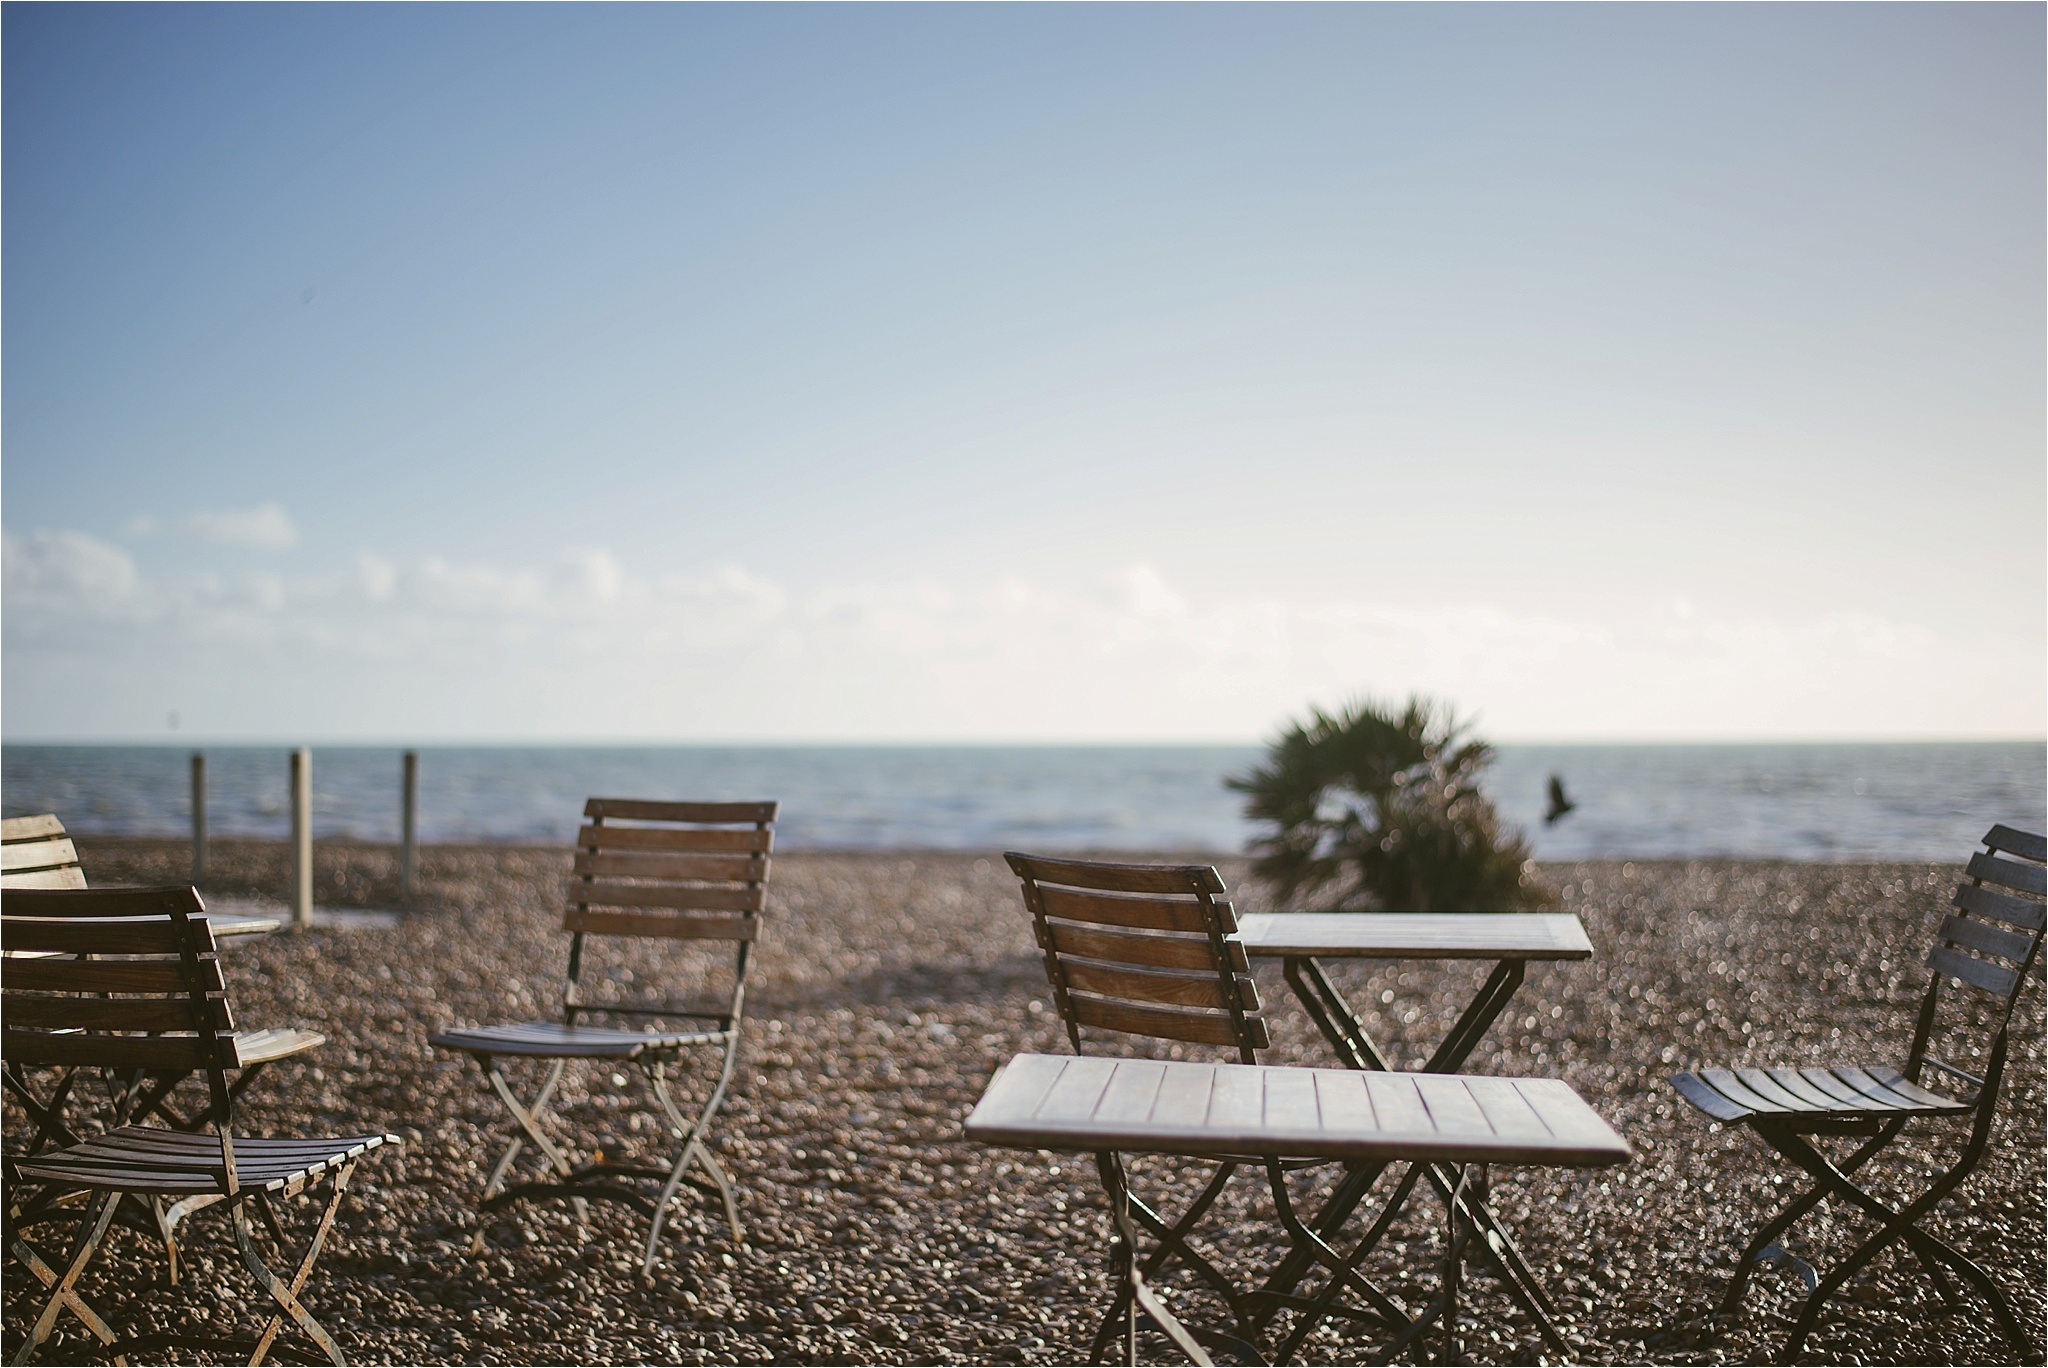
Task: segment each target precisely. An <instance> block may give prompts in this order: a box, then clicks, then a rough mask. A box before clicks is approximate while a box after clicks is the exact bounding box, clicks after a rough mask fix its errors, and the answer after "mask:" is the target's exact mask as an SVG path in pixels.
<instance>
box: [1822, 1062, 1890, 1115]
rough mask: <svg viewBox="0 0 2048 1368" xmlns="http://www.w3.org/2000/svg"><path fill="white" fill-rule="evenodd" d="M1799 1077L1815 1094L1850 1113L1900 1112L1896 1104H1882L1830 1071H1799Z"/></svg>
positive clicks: (1882, 1102)
mask: <svg viewBox="0 0 2048 1368" xmlns="http://www.w3.org/2000/svg"><path fill="white" fill-rule="evenodd" d="M1799 1076H1800V1077H1801V1078H1803V1079H1805V1080H1806V1081H1807V1082H1808V1083H1810V1084H1812V1085H1813V1088H1814V1090H1815V1091H1816V1092H1821V1093H1825V1094H1827V1095H1828V1096H1829V1097H1832V1098H1834V1099H1835V1100H1836V1101H1838V1102H1840V1103H1841V1104H1842V1106H1843V1107H1844V1108H1845V1109H1848V1110H1852V1111H1873V1112H1887V1111H1898V1110H1900V1104H1899V1103H1898V1102H1895V1101H1894V1102H1884V1101H1879V1100H1878V1099H1876V1098H1873V1097H1872V1096H1870V1094H1868V1093H1866V1092H1864V1091H1862V1090H1861V1089H1859V1088H1852V1087H1850V1086H1849V1085H1848V1084H1847V1083H1844V1082H1843V1081H1842V1080H1841V1079H1839V1078H1837V1077H1835V1074H1834V1070H1832V1069H1801V1070H1800V1071H1799Z"/></svg>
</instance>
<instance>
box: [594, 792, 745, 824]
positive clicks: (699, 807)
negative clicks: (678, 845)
mask: <svg viewBox="0 0 2048 1368" xmlns="http://www.w3.org/2000/svg"><path fill="white" fill-rule="evenodd" d="M775 809H776V804H774V803H772V802H766V803H668V802H661V801H658V800H652V799H647V798H592V799H591V800H590V801H589V802H587V803H585V804H584V805H583V815H584V816H585V817H604V818H620V819H623V820H625V821H629V822H726V823H735V822H772V821H774V820H775Z"/></svg>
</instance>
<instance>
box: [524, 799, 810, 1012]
mask: <svg viewBox="0 0 2048 1368" xmlns="http://www.w3.org/2000/svg"><path fill="white" fill-rule="evenodd" d="M776 807H777V805H776V804H775V803H773V802H760V803H669V802H656V801H650V800H646V799H640V798H592V799H591V800H590V801H589V802H587V803H585V804H584V805H583V815H584V817H585V819H586V821H585V822H584V825H583V827H582V829H581V830H580V831H578V832H577V833H576V863H575V866H574V870H573V872H572V873H571V875H570V878H569V885H568V888H567V891H566V894H565V897H566V900H567V910H566V911H565V912H564V913H563V916H562V925H563V926H564V927H565V928H566V929H567V930H569V931H571V932H573V933H574V934H575V939H574V940H573V941H572V942H571V946H570V951H569V989H568V995H567V999H566V1002H565V1008H566V1012H567V1017H568V1020H569V1021H570V1022H571V1023H573V1022H574V1021H575V1019H576V1016H577V1014H578V1012H581V1011H599V1010H602V1011H606V1012H640V1013H646V1014H651V1015H668V1016H677V1015H697V1013H691V1012H684V1011H680V1010H673V1009H672V1008H671V1007H670V1006H669V1005H667V1004H662V1003H642V1004H623V1003H602V1004H598V1003H588V1004H586V1003H583V1002H582V1001H580V999H579V987H578V980H579V978H580V976H581V971H582V963H583V941H584V937H586V936H651V937H662V938H667V939H675V940H693V941H727V942H733V943H736V945H737V948H738V954H737V959H736V961H735V971H734V980H733V1001H734V1008H733V1010H734V1011H735V1012H737V1010H738V1003H739V999H740V995H741V994H742V992H743V991H744V986H745V979H746V966H747V948H748V946H750V945H751V944H752V943H753V941H754V940H755V939H756V938H757V937H758V936H759V935H760V934H761V912H762V910H763V908H764V907H765V906H766V900H767V892H768V856H769V852H770V850H771V849H772V848H773V846H774V843H775V831H774V826H775V814H776Z"/></svg>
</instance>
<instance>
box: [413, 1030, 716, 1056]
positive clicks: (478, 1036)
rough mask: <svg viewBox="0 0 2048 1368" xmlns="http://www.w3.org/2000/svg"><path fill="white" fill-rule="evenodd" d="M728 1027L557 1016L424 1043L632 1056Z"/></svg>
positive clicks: (479, 1050) (441, 1035) (440, 1035)
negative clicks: (626, 1026)
mask: <svg viewBox="0 0 2048 1368" xmlns="http://www.w3.org/2000/svg"><path fill="white" fill-rule="evenodd" d="M730 1034H731V1033H730V1032H728V1031H705V1030H692V1031H625V1030H618V1029H615V1028H611V1027H605V1026H564V1025H563V1024H562V1023H561V1022H559V1021H523V1022H519V1023H517V1024H511V1025H504V1026H456V1027H451V1028H449V1029H448V1030H445V1031H436V1032H434V1034H432V1035H431V1036H428V1037H427V1043H428V1044H430V1045H438V1046H440V1047H441V1048H442V1049H444V1050H467V1051H469V1052H470V1053H471V1054H486V1055H527V1056H532V1057H535V1058H543V1059H633V1058H636V1057H638V1056H639V1055H641V1054H642V1053H644V1052H646V1051H648V1050H673V1049H677V1048H680V1047H682V1046H685V1045H715V1044H718V1043H720V1042H722V1041H724V1040H725V1039H726V1038H727V1037H728V1036H729V1035H730Z"/></svg>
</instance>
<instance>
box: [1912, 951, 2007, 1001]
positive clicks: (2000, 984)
mask: <svg viewBox="0 0 2048 1368" xmlns="http://www.w3.org/2000/svg"><path fill="white" fill-rule="evenodd" d="M1927 967H1928V968H1929V969H1932V970H1934V972H1936V973H1937V974H1946V975H1948V976H1949V977H1950V978H1957V979H1961V980H1962V981H1963V982H1964V983H1967V984H1969V985H1970V986H1971V987H1973V988H1982V989H1983V990H1984V991H1985V992H1987V993H1996V994H1998V996H2000V997H2004V996H2006V995H2007V994H2009V993H2010V992H2012V989H2013V985H2014V984H2016V983H2018V982H2019V981H2020V975H2019V971H2018V970H2017V969H2007V968H2006V967H2005V966H2004V965H2000V964H1992V963H1991V962H1990V961H1988V960H1980V959H1978V958H1977V957H1976V956H1974V955H1966V954H1964V953H1963V952H1962V951H1960V950H1951V949H1949V948H1948V947H1947V946H1945V945H1937V946H1935V947H1934V948H1933V949H1932V950H1929V951H1928V952H1927Z"/></svg>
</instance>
